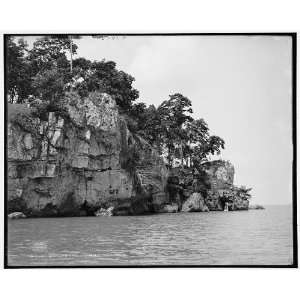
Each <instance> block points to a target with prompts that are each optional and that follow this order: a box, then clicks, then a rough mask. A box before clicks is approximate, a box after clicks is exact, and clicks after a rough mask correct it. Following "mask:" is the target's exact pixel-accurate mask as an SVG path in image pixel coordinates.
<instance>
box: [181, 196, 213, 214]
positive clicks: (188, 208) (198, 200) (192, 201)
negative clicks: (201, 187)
mask: <svg viewBox="0 0 300 300" xmlns="http://www.w3.org/2000/svg"><path fill="white" fill-rule="evenodd" d="M181 211H183V212H207V211H209V209H208V207H207V206H206V204H205V202H204V198H203V197H202V195H201V194H200V193H193V194H192V195H191V196H190V197H189V198H188V199H187V200H186V201H185V202H184V203H183V204H182V208H181Z"/></svg>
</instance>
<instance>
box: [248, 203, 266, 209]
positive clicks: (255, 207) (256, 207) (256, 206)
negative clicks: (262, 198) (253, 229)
mask: <svg viewBox="0 0 300 300" xmlns="http://www.w3.org/2000/svg"><path fill="white" fill-rule="evenodd" d="M249 209H265V207H264V206H262V205H259V204H254V205H250V206H249Z"/></svg>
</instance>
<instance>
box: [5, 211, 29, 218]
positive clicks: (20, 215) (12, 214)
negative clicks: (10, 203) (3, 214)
mask: <svg viewBox="0 0 300 300" xmlns="http://www.w3.org/2000/svg"><path fill="white" fill-rule="evenodd" d="M8 218H9V219H24V218H26V216H25V215H24V214H23V213H22V212H14V213H11V214H9V215H8Z"/></svg>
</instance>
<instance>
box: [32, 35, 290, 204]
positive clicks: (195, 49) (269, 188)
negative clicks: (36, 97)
mask: <svg viewBox="0 0 300 300" xmlns="http://www.w3.org/2000/svg"><path fill="white" fill-rule="evenodd" d="M28 41H29V42H31V38H28ZM75 43H76V44H77V45H78V50H77V53H78V54H77V57H85V58H88V59H91V60H101V59H103V58H105V59H106V60H113V61H115V62H116V63H117V68H118V69H119V70H123V71H125V72H127V73H129V74H130V75H132V76H133V77H134V78H135V82H134V87H135V88H136V89H138V90H139V92H140V98H139V100H138V101H143V102H145V103H147V104H154V105H155V106H158V105H159V104H160V103H161V102H162V101H164V100H167V99H168V95H170V94H173V93H181V94H183V95H184V96H186V97H188V98H189V99H190V100H191V101H192V106H193V111H194V118H204V120H205V121H206V122H207V123H208V126H209V128H210V133H211V134H215V135H218V136H220V137H222V138H223V139H224V140H225V150H223V151H222V154H221V156H220V158H221V159H225V160H230V161H231V162H232V164H233V165H234V167H235V184H236V185H245V186H247V187H252V197H253V199H252V203H260V204H265V205H267V204H290V203H292V176H291V174H292V76H291V75H292V73H291V57H292V56H291V49H292V41H291V38H290V37H284V36H280V37H279V36H278V37H271V36H136V37H134V36H127V37H118V38H116V39H104V40H101V39H94V38H91V37H83V38H81V39H80V40H75Z"/></svg>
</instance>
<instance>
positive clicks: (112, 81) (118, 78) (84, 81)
mask: <svg viewBox="0 0 300 300" xmlns="http://www.w3.org/2000/svg"><path fill="white" fill-rule="evenodd" d="M73 67H74V69H73V76H74V77H75V78H78V79H79V78H80V79H81V80H80V81H78V82H77V84H75V89H77V90H78V92H79V94H80V95H81V96H83V97H86V96H87V95H88V93H89V92H93V91H99V92H104V93H108V94H110V95H111V96H112V97H113V98H114V99H115V101H116V103H117V104H118V106H119V108H120V109H121V110H122V112H127V113H129V111H130V109H131V108H132V104H133V102H134V101H135V100H136V99H137V98H138V96H139V92H138V91H137V90H136V89H134V88H133V87H132V84H133V81H134V78H133V77H132V76H131V75H129V74H127V73H125V72H123V71H119V70H117V68H116V63H115V62H113V61H105V60H102V61H100V62H99V61H94V62H91V61H90V60H87V59H84V58H78V59H75V60H74V61H73Z"/></svg>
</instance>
